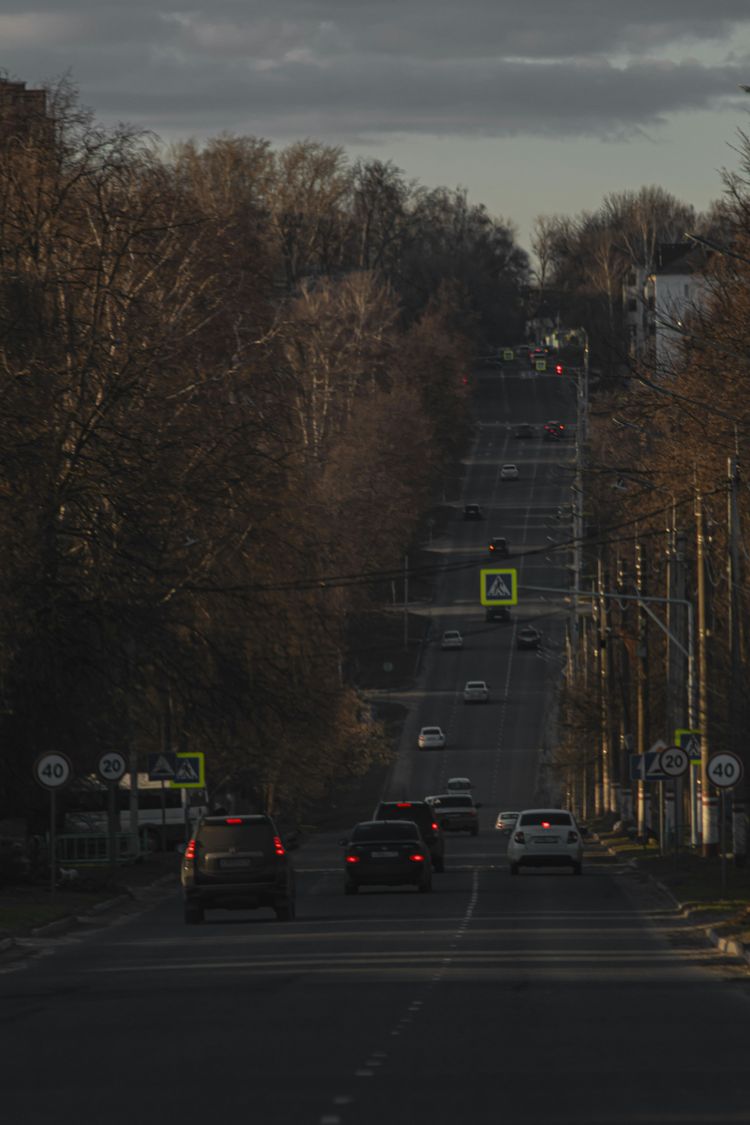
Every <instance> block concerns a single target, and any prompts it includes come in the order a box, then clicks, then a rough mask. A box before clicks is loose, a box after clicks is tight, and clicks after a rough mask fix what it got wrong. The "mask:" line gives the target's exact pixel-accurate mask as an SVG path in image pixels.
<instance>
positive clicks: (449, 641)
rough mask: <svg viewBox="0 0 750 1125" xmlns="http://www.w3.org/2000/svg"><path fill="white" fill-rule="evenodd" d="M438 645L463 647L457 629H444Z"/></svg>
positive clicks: (448, 647) (446, 647) (449, 647)
mask: <svg viewBox="0 0 750 1125" xmlns="http://www.w3.org/2000/svg"><path fill="white" fill-rule="evenodd" d="M440 647H441V648H442V649H451V648H463V647H464V639H463V637H462V636H461V634H460V633H459V631H458V629H448V630H446V632H445V633H443V636H442V638H441V641H440Z"/></svg>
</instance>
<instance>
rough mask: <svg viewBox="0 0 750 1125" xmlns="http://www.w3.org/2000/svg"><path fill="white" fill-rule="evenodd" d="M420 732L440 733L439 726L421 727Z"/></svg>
mask: <svg viewBox="0 0 750 1125" xmlns="http://www.w3.org/2000/svg"><path fill="white" fill-rule="evenodd" d="M422 734H440V727H423V728H422Z"/></svg>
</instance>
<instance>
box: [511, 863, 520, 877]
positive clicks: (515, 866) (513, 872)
mask: <svg viewBox="0 0 750 1125" xmlns="http://www.w3.org/2000/svg"><path fill="white" fill-rule="evenodd" d="M519 871H520V868H519V866H518V864H517V863H511V865H510V873H511V875H518V873H519Z"/></svg>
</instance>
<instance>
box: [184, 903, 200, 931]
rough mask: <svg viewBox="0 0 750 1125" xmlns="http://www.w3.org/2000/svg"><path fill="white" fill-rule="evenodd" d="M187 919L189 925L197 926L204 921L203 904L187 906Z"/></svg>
mask: <svg viewBox="0 0 750 1125" xmlns="http://www.w3.org/2000/svg"><path fill="white" fill-rule="evenodd" d="M185 921H186V922H187V924H188V926H195V925H197V924H198V923H199V922H202V921H203V907H202V906H188V905H187V904H186V906H185Z"/></svg>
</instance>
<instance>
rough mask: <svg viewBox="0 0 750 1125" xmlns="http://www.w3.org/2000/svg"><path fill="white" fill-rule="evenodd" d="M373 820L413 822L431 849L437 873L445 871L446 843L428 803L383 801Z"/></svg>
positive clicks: (433, 864)
mask: <svg viewBox="0 0 750 1125" xmlns="http://www.w3.org/2000/svg"><path fill="white" fill-rule="evenodd" d="M373 820H413V821H414V823H415V824H416V825H417V827H418V828H419V831H420V832H421V833H422V839H423V840H424V842H425V844H426V845H427V847H428V848H429V851H430V859H431V860H432V866H433V868H434V869H435V871H438V872H440V871H444V870H445V841H444V839H443V833H442V832H441V830H440V825H439V824H438V822H437V821H436V820H435V816H434V814H433V811H432V808H431V807H430V805H428V804H427V802H426V801H381V802H380V804H379V805H378V807H377V808H376V809H375V814H374V816H373Z"/></svg>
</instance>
